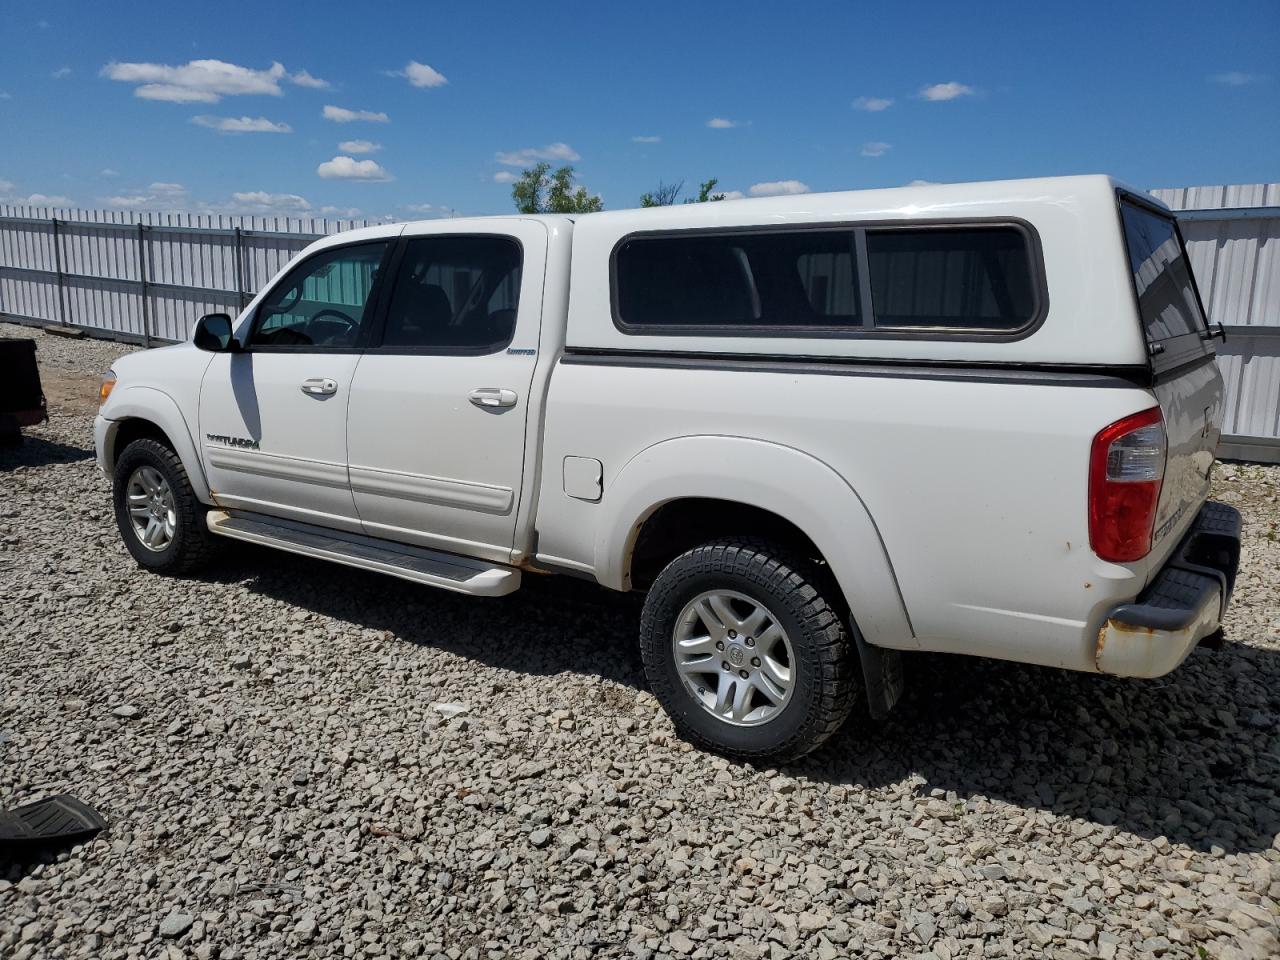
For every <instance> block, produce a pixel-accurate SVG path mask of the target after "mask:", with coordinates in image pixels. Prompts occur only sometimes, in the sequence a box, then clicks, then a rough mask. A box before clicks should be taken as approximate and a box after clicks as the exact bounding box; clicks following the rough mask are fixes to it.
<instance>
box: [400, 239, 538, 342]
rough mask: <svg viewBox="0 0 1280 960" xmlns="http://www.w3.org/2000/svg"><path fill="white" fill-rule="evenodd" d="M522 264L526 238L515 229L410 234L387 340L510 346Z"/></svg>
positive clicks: (401, 265) (401, 266)
mask: <svg viewBox="0 0 1280 960" xmlns="http://www.w3.org/2000/svg"><path fill="white" fill-rule="evenodd" d="M520 267H521V250H520V244H519V243H517V242H516V241H515V240H513V239H511V238H509V237H485V236H452V237H418V238H414V239H410V240H408V241H406V242H405V248H404V257H403V258H402V259H401V261H400V269H399V272H398V273H397V274H396V278H395V283H394V284H393V285H392V288H391V300H390V303H389V304H388V306H387V319H386V327H385V329H384V331H383V335H382V344H381V346H382V347H383V348H390V349H397V350H403V351H418V352H425V353H493V352H495V351H497V350H500V349H502V348H503V347H505V346H506V345H507V344H508V343H510V342H511V337H512V335H513V333H514V332H515V325H516V304H517V303H518V302H519V300H520Z"/></svg>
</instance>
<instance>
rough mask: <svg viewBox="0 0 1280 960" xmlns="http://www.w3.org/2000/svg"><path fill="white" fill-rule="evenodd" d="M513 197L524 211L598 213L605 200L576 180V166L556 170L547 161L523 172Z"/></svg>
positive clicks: (521, 210) (520, 210) (517, 206)
mask: <svg viewBox="0 0 1280 960" xmlns="http://www.w3.org/2000/svg"><path fill="white" fill-rule="evenodd" d="M511 199H512V200H514V201H515V204H516V210H517V211H519V212H520V213H596V212H597V211H600V210H603V209H604V202H603V201H602V200H601V199H600V198H599V197H596V196H591V195H590V194H588V193H587V188H586V187H583V186H577V185H575V183H574V176H573V167H560V168H559V169H558V170H555V171H552V169H551V164H549V163H547V162H545V161H543V162H541V163H537V164H535V165H534V166H532V167H530V168H529V169H528V170H524V171H521V173H520V179H519V180H517V181H516V182H515V183H514V184H512V185H511Z"/></svg>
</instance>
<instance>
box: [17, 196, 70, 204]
mask: <svg viewBox="0 0 1280 960" xmlns="http://www.w3.org/2000/svg"><path fill="white" fill-rule="evenodd" d="M16 202H17V203H25V204H28V205H30V206H33V207H69V206H71V200H70V199H68V198H67V197H64V196H60V195H55V196H47V195H46V194H43V193H33V194H31V196H29V197H18V199H17V201H16Z"/></svg>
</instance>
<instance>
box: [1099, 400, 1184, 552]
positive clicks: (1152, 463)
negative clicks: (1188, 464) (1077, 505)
mask: <svg viewBox="0 0 1280 960" xmlns="http://www.w3.org/2000/svg"><path fill="white" fill-rule="evenodd" d="M1166 453H1167V442H1166V440H1165V435H1164V418H1163V417H1162V416H1161V415H1160V408H1159V407H1153V408H1152V409H1150V410H1143V411H1142V412H1141V413H1135V414H1133V416H1130V417H1125V418H1124V419H1123V420H1117V421H1116V422H1115V423H1113V424H1111V425H1110V426H1109V427H1104V428H1103V429H1102V430H1101V431H1099V432H1098V435H1097V436H1096V437H1094V438H1093V449H1092V450H1091V451H1090V454H1089V545H1090V546H1091V547H1093V552H1094V553H1096V554H1097V555H1098V556H1099V557H1101V558H1102V559H1103V560H1111V561H1115V562H1120V563H1123V562H1128V561H1131V560H1141V559H1142V558H1143V557H1145V556H1146V555H1147V554H1148V553H1150V552H1151V534H1152V529H1153V528H1154V526H1155V519H1156V505H1157V504H1158V503H1159V502H1160V485H1161V483H1162V482H1163V481H1164V463H1165V455H1166Z"/></svg>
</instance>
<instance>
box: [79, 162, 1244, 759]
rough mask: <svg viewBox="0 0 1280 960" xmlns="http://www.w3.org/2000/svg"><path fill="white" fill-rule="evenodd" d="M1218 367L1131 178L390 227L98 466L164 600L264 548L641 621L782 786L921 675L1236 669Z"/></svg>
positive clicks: (258, 316) (146, 360)
mask: <svg viewBox="0 0 1280 960" xmlns="http://www.w3.org/2000/svg"><path fill="white" fill-rule="evenodd" d="M1213 336H1214V334H1213V333H1212V332H1211V330H1210V329H1209V327H1208V325H1207V323H1206V320H1205V316H1204V311H1203V307H1202V305H1201V302H1200V297H1199V294H1198V292H1197V290H1196V286H1195V281H1194V278H1193V276H1192V274H1191V271H1190V269H1189V265H1188V260H1187V256H1186V253H1185V251H1184V248H1183V244H1182V240H1181V237H1180V235H1179V232H1178V229H1177V225H1176V223H1175V221H1174V219H1173V217H1172V216H1171V215H1170V214H1169V212H1168V211H1167V210H1166V209H1165V208H1163V207H1161V206H1160V205H1159V204H1157V203H1155V202H1154V201H1152V200H1151V199H1150V198H1149V197H1145V196H1143V195H1141V194H1139V193H1137V192H1135V191H1133V190H1129V189H1126V188H1125V187H1124V186H1122V185H1120V184H1118V183H1116V182H1115V181H1113V180H1111V179H1109V178H1107V177H1100V176H1094V177H1071V178H1062V179H1042V180H1022V181H1007V182H997V183H971V184H954V185H928V186H919V187H908V188H903V189H893V190H871V191H860V192H849V193H831V194H811V195H806V196H799V197H778V198H771V199H760V200H742V201H724V202H717V203H702V204H691V205H687V206H675V207H663V208H657V209H648V210H624V211H618V212H609V213H596V214H590V215H586V216H581V217H558V216H514V217H487V218H479V219H459V220H436V221H430V222H424V223H411V224H395V225H390V226H385V227H377V228H372V229H367V230H357V231H352V232H350V233H343V234H340V235H337V236H332V237H328V238H325V239H323V240H319V241H317V242H316V243H314V244H312V245H311V246H310V247H308V248H307V249H306V250H305V251H304V252H303V253H302V254H301V255H300V256H299V257H298V258H297V259H296V260H295V261H294V262H293V263H292V264H290V265H289V267H288V268H287V269H285V270H284V271H283V272H282V273H281V274H280V275H279V276H277V277H276V278H275V279H274V280H273V281H272V282H271V283H270V284H268V285H267V287H266V288H265V289H264V290H263V291H262V292H261V293H260V294H259V295H258V296H257V297H256V298H255V299H254V300H253V302H252V303H251V304H250V305H249V306H248V307H247V308H246V309H245V310H244V312H243V313H242V314H241V315H240V317H239V318H238V319H237V320H236V321H234V322H233V321H232V320H231V319H230V318H229V317H228V316H226V315H223V314H214V315H210V316H206V317H204V318H202V319H201V321H200V323H199V324H198V325H197V327H196V330H195V334H194V337H193V339H192V341H191V342H189V343H184V344H179V345H177V346H172V347H166V348H163V349H159V350H151V351H148V352H144V353H137V354H133V355H131V356H128V357H126V358H124V359H122V360H120V361H118V362H117V363H116V364H115V367H114V370H113V371H111V372H110V373H109V374H108V376H107V379H106V381H105V382H104V384H103V389H102V407H101V414H100V416H99V417H98V419H97V425H96V443H97V454H98V461H99V464H100V465H101V467H102V470H103V471H104V472H105V473H106V475H107V476H108V477H110V478H111V479H112V482H113V486H114V498H115V501H114V502H115V512H116V517H117V519H118V522H119V527H120V532H121V535H122V536H123V538H124V541H125V544H126V545H127V547H128V549H129V551H130V552H131V553H132V555H133V556H134V558H135V559H136V560H137V562H138V563H140V564H141V565H142V566H144V567H146V568H149V569H151V570H155V571H158V572H182V571H187V570H189V569H191V568H192V567H193V566H194V565H195V564H196V563H197V562H198V561H200V560H201V559H203V558H204V557H205V556H206V554H207V552H208V549H209V547H210V545H211V544H212V543H213V542H214V541H215V540H216V539H217V538H222V537H231V538H236V539H240V540H248V541H253V542H255V543H260V544H268V545H271V546H274V547H278V548H280V549H282V550H288V551H292V552H294V553H300V554H305V555H308V556H313V557H322V558H326V559H329V560H333V561H336V562H338V563H344V564H348V565H350V566H354V567H361V568H365V569H369V570H377V571H382V572H385V573H389V574H393V575H396V576H400V577H404V578H406V579H409V580H414V581H417V582H419V583H423V584H427V585H430V586H435V587H441V588H444V589H446V590H453V591H458V592H461V593H471V594H477V595H484V596H494V595H499V594H505V593H509V592H511V591H513V590H515V589H517V588H518V587H519V585H520V582H521V578H522V577H523V576H529V575H534V574H547V573H565V574H572V575H575V576H580V577H585V578H588V579H590V580H593V581H596V582H598V583H599V584H601V585H602V586H604V587H607V588H609V589H612V590H624V591H625V590H639V591H646V592H647V598H646V601H645V605H644V612H643V616H642V620H641V624H640V631H639V632H640V644H641V647H642V651H643V658H644V663H645V667H646V671H647V674H648V678H649V681H650V683H651V685H652V687H653V690H654V692H655V693H656V694H657V696H658V697H659V698H660V700H661V701H662V703H663V705H664V706H665V707H666V709H667V710H668V712H669V713H670V715H671V717H672V719H673V721H674V722H675V724H676V727H677V728H678V730H679V731H680V733H681V734H682V735H683V736H685V737H687V738H689V739H690V740H692V741H693V742H695V743H697V744H699V745H701V746H704V747H707V748H711V749H715V750H718V751H721V752H723V753H725V754H727V755H729V756H732V757H736V758H742V759H749V760H753V761H757V762H777V761H779V760H783V759H786V758H789V757H793V756H796V755H798V754H801V753H803V752H805V751H808V750H811V749H812V748H813V747H815V746H816V745H817V744H819V743H821V742H822V741H823V740H824V739H825V738H826V737H828V736H829V735H830V734H831V733H833V732H834V731H835V730H836V729H837V728H838V727H839V726H840V725H841V723H842V722H843V721H844V720H845V718H846V716H847V715H848V714H849V711H850V710H851V709H852V707H853V705H854V704H855V702H857V701H858V700H859V699H863V700H865V703H866V706H867V708H868V709H869V710H870V712H871V714H872V715H873V716H882V715H883V714H885V713H886V712H887V711H888V710H889V709H890V708H891V707H892V706H893V704H894V702H895V700H896V699H897V697H898V695H899V693H900V691H901V689H902V670H901V663H900V661H901V658H900V654H899V651H905V650H927V651H943V652H947V653H964V654H973V655H978V656H984V657H998V658H1002V659H1007V660H1018V661H1024V662H1027V663H1036V664H1045V665H1049V666H1055V667H1065V668H1068V669H1073V670H1084V671H1092V672H1096V673H1102V674H1111V675H1118V676H1128V677H1154V676H1159V675H1161V674H1164V673H1166V672H1168V671H1169V670H1172V669H1173V668H1174V667H1176V666H1177V665H1178V664H1179V663H1181V661H1182V660H1183V658H1185V657H1186V656H1187V654H1188V653H1189V651H1190V650H1191V649H1192V648H1193V647H1194V646H1195V645H1196V644H1197V643H1198V642H1200V641H1202V640H1205V639H1206V638H1209V639H1213V638H1215V637H1217V636H1220V628H1219V623H1220V620H1221V618H1222V613H1223V610H1224V608H1225V606H1226V604H1227V601H1228V599H1229V597H1230V595H1231V589H1232V585H1233V582H1234V579H1235V572H1236V566H1237V563H1238V557H1239V530H1240V518H1239V515H1238V513H1236V511H1234V510H1232V509H1231V508H1230V507H1226V506H1224V505H1221V504H1215V503H1210V502H1206V495H1207V491H1208V488H1209V474H1210V471H1211V469H1212V466H1213V462H1214V452H1215V449H1216V445H1217V442H1218V435H1219V424H1220V422H1221V417H1222V379H1221V377H1220V375H1219V373H1218V368H1217V365H1216V363H1215V359H1214V351H1213ZM598 639H599V642H600V643H601V644H608V643H615V642H617V638H615V637H606V636H601V637H599V638H598Z"/></svg>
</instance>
